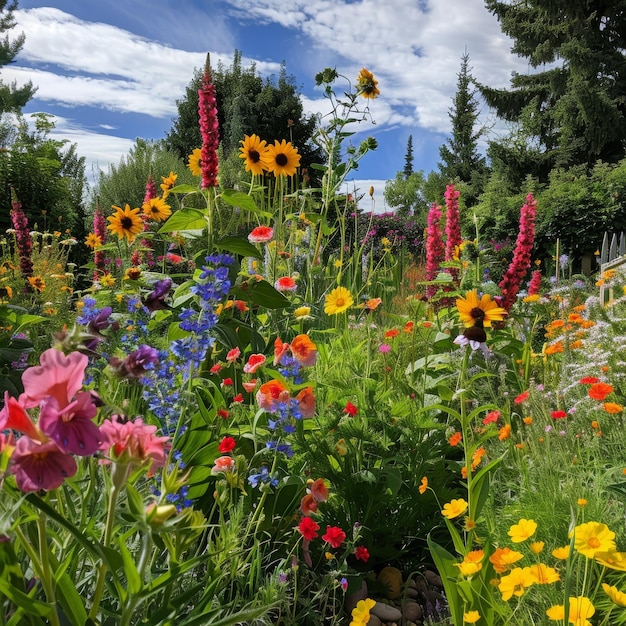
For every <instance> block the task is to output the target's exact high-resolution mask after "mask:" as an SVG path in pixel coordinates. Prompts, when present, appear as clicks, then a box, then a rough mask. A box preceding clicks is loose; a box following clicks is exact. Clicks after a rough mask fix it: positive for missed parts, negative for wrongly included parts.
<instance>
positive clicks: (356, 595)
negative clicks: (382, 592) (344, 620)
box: [344, 581, 367, 615]
mask: <svg viewBox="0 0 626 626" xmlns="http://www.w3.org/2000/svg"><path fill="white" fill-rule="evenodd" d="M365 598H367V583H366V582H365V581H362V582H361V588H360V589H357V591H354V592H352V593H349V594H348V595H347V596H346V599H345V601H344V607H345V610H346V613H347V614H348V615H352V609H354V608H356V605H357V604H358V602H359V600H365Z"/></svg>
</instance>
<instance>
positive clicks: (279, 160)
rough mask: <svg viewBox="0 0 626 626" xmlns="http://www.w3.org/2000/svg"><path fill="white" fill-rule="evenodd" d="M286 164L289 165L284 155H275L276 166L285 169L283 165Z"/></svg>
mask: <svg viewBox="0 0 626 626" xmlns="http://www.w3.org/2000/svg"><path fill="white" fill-rule="evenodd" d="M287 163H289V159H288V158H287V156H286V155H284V154H277V155H276V164H277V165H280V167H285V165H287Z"/></svg>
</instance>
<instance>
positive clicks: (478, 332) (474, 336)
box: [463, 324, 487, 343]
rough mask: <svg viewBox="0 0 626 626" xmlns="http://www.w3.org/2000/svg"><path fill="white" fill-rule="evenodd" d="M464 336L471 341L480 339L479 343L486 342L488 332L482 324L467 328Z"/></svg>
mask: <svg viewBox="0 0 626 626" xmlns="http://www.w3.org/2000/svg"><path fill="white" fill-rule="evenodd" d="M463 336H464V337H466V338H467V339H469V340H470V341H478V343H484V342H485V341H487V333H486V332H485V329H484V328H483V326H482V324H480V326H472V327H471V328H466V329H465V331H464V332H463Z"/></svg>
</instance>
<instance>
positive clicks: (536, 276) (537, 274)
mask: <svg viewBox="0 0 626 626" xmlns="http://www.w3.org/2000/svg"><path fill="white" fill-rule="evenodd" d="M540 288H541V270H535V271H534V272H533V275H532V276H531V277H530V282H529V283H528V295H529V296H534V295H536V294H538V293H539V289H540Z"/></svg>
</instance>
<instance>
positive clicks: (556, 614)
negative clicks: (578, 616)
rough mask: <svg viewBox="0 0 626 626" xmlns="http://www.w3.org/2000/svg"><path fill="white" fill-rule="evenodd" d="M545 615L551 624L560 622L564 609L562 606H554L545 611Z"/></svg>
mask: <svg viewBox="0 0 626 626" xmlns="http://www.w3.org/2000/svg"><path fill="white" fill-rule="evenodd" d="M546 615H547V616H548V619H550V620H552V621H553V622H562V621H563V620H564V619H565V607H564V606H563V605H562V604H555V605H554V606H551V607H550V608H549V609H548V610H547V611H546Z"/></svg>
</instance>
